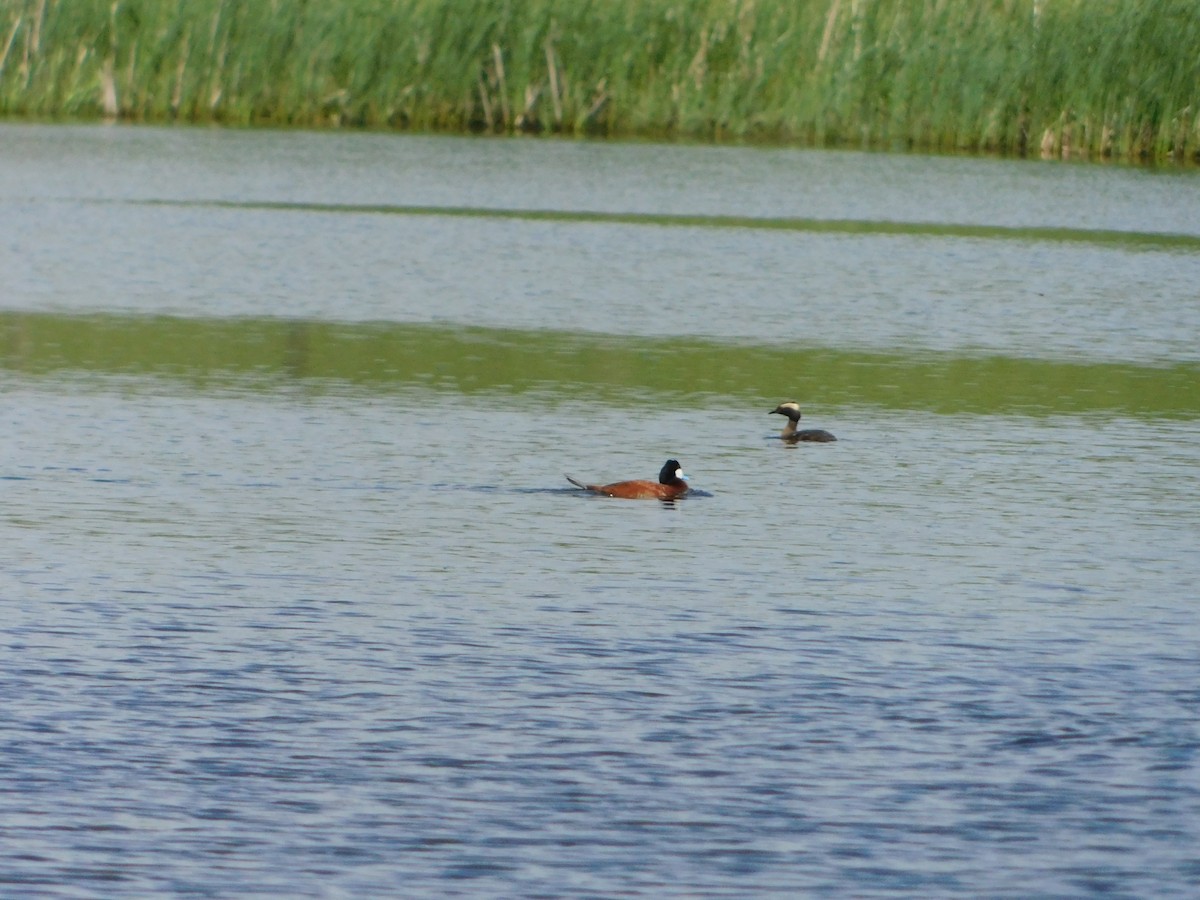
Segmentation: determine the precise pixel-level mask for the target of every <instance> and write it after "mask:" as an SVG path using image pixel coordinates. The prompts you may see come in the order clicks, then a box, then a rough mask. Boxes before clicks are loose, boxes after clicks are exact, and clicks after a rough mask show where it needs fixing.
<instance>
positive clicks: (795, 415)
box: [768, 400, 800, 422]
mask: <svg viewBox="0 0 1200 900" xmlns="http://www.w3.org/2000/svg"><path fill="white" fill-rule="evenodd" d="M771 413H779V415H781V416H787V417H788V418H789V419H791V420H792V421H793V422H799V421H800V404H799V403H797V402H796V401H795V400H789V401H787V402H786V403H780V404H779V405H778V406H777V407H775V408H774V409H773V410H771ZM771 413H768V415H770V414H771Z"/></svg>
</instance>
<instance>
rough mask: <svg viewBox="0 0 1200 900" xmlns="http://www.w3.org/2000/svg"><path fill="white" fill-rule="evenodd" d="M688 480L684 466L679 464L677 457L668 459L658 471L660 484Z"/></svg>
mask: <svg viewBox="0 0 1200 900" xmlns="http://www.w3.org/2000/svg"><path fill="white" fill-rule="evenodd" d="M686 480H687V476H686V475H684V474H683V467H682V466H680V465H679V460H677V459H668V460H667V461H666V462H665V463H663V467H662V470H661V471H660V472H659V473H658V483H659V484H678V483H679V482H680V481H686Z"/></svg>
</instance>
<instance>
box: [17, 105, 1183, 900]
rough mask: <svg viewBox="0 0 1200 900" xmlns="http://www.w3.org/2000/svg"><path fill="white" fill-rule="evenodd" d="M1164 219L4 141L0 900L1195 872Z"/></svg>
mask: <svg viewBox="0 0 1200 900" xmlns="http://www.w3.org/2000/svg"><path fill="white" fill-rule="evenodd" d="M1198 198H1200V180H1197V179H1196V178H1192V177H1187V176H1186V175H1183V174H1180V173H1172V174H1170V175H1163V174H1161V173H1152V172H1149V171H1143V170H1130V169H1122V168H1118V167H1104V168H1102V167H1083V166H1066V165H1063V166H1042V165H1038V164H1022V163H1015V162H1002V161H996V160H955V159H945V158H941V159H924V158H916V157H898V156H882V155H879V156H875V155H867V154H828V153H797V152H786V151H779V152H764V151H757V150H751V149H748V148H718V149H713V148H700V147H671V148H663V147H653V146H648V145H610V144H592V143H582V142H552V141H492V142H484V141H465V140H463V141H444V140H439V139H429V138H399V137H396V136H387V135H365V134H359V135H347V134H340V135H309V134H297V133H288V132H259V131H237V132H230V131H221V130H217V129H205V130H193V129H134V128H112V129H102V128H92V129H84V128H47V127H41V126H20V127H18V126H9V125H0V388H2V390H0V434H2V438H0V448H2V449H3V454H2V455H0V611H2V615H0V660H2V663H3V664H2V665H0V708H2V709H3V710H4V715H3V716H0V773H3V774H4V777H5V785H6V790H4V791H0V893H4V892H6V891H7V892H9V893H12V894H13V895H14V896H21V897H25V896H37V897H47V898H50V897H53V898H58V897H63V898H67V897H77V896H85V895H86V896H98V895H104V896H111V895H120V896H121V897H147V898H149V897H162V896H179V895H187V896H204V897H211V896H222V897H224V896H255V895H257V896H273V897H276V896H277V897H314V898H316V897H330V896H353V897H384V896H389V897H390V896H403V897H445V896H451V895H456V894H458V895H466V896H472V897H527V896H547V897H560V896H596V897H611V896H629V897H644V898H655V900H660V898H673V897H680V898H695V897H741V896H754V897H779V898H789V900H790V898H793V897H796V896H819V897H853V898H862V897H885V896H886V897H911V896H925V897H935V898H939V900H940V898H945V900H951V898H955V900H956V898H961V897H978V896H987V897H991V896H997V897H999V896H1007V897H1028V896H1056V897H1058V896H1081V895H1093V894H1097V895H1098V894H1104V895H1111V896H1123V897H1124V896H1130V897H1155V898H1160V897H1179V898H1185V897H1186V898H1191V897H1192V896H1193V895H1194V893H1195V885H1196V883H1197V880H1198V878H1200V870H1198V869H1197V863H1196V852H1195V847H1196V846H1197V845H1200V789H1198V787H1197V785H1198V784H1200V781H1198V779H1197V761H1198V760H1200V695H1198V694H1197V691H1196V685H1197V684H1200V664H1198V663H1197V660H1200V631H1198V627H1197V616H1196V602H1195V601H1196V597H1195V594H1196V589H1195V584H1196V573H1197V571H1198V570H1200V551H1198V550H1197V542H1196V534H1197V533H1198V532H1200V514H1198V510H1200V364H1198V363H1197V357H1196V346H1197V343H1198V341H1200V305H1198V304H1197V303H1196V290H1195V288H1196V284H1197V282H1198V278H1200V253H1198V252H1197V240H1200V222H1198V221H1197V219H1196V209H1197V208H1200V200H1198ZM792 398H794V399H797V400H798V401H800V403H801V404H802V405H803V406H804V408H805V413H806V421H805V424H808V418H809V417H811V419H812V423H811V424H813V425H814V426H816V427H822V428H828V429H829V430H831V431H833V432H834V433H836V434H837V435H838V438H839V440H838V441H837V442H836V443H830V444H819V445H806V446H803V447H791V448H788V447H786V446H785V445H784V444H782V443H781V442H780V441H778V440H776V439H775V436H776V435H777V434H778V431H779V428H780V425H781V422H780V421H779V417H778V416H771V415H770V414H769V410H770V409H772V408H773V407H774V406H775V404H777V403H779V402H780V401H782V400H785V399H792ZM667 458H676V459H679V460H680V461H681V462H682V464H683V466H684V468H685V470H686V471H688V473H689V474H690V476H691V478H692V481H691V484H692V485H693V486H694V487H695V488H696V489H697V490H698V491H700V492H702V494H703V496H702V497H700V498H698V502H691V501H688V502H683V503H678V504H675V505H673V506H671V507H668V506H665V505H664V504H661V503H654V502H644V503H643V502H635V501H610V500H607V499H603V498H598V499H596V501H595V502H578V501H579V497H578V492H577V491H576V490H575V489H573V488H572V487H571V486H570V485H569V484H568V483H567V482H566V481H565V480H564V478H563V475H564V473H570V474H572V475H574V476H576V477H580V478H585V479H587V480H589V481H593V480H594V481H597V482H601V481H604V482H607V481H615V480H619V479H625V478H647V477H648V478H653V477H654V476H655V473H656V472H657V471H658V468H659V467H660V466H661V464H662V461H663V460H664V459H667Z"/></svg>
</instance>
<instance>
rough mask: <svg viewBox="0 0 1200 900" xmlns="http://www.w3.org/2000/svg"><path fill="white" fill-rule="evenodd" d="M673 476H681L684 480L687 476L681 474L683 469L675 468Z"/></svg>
mask: <svg viewBox="0 0 1200 900" xmlns="http://www.w3.org/2000/svg"><path fill="white" fill-rule="evenodd" d="M675 477H676V478H682V479H683V480H684V481H687V476H686V475H684V474H683V469H676V470H675Z"/></svg>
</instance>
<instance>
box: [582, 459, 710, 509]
mask: <svg viewBox="0 0 1200 900" xmlns="http://www.w3.org/2000/svg"><path fill="white" fill-rule="evenodd" d="M567 481H569V482H571V484H573V485H575V486H576V487H580V488H583V489H584V490H585V491H592V492H593V493H596V494H603V495H604V496H606V497H620V498H622V499H624V500H675V499H677V498H679V497H682V496H683V495H684V494H686V493H687V492H688V483H687V476H686V475H684V474H683V469H682V468H681V467H680V465H679V460H677V459H668V460H667V461H666V462H665V463H664V464H663V467H662V471H660V472H659V473H658V481H615V482H613V483H612V484H584V483H583V482H582V481H576V480H575V479H574V478H572V477H571V476H570V475H568V476H567Z"/></svg>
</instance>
